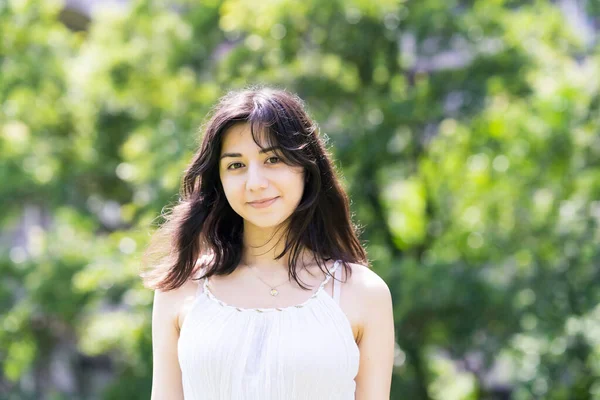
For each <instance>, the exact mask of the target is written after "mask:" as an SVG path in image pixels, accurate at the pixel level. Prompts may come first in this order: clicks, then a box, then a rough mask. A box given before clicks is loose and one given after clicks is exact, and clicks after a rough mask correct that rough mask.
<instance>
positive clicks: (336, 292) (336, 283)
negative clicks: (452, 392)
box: [333, 261, 342, 304]
mask: <svg viewBox="0 0 600 400" xmlns="http://www.w3.org/2000/svg"><path fill="white" fill-rule="evenodd" d="M338 263H339V261H338ZM333 276H334V278H335V279H334V280H333V300H335V302H336V303H338V304H340V290H341V289H342V285H341V282H340V280H341V278H342V268H340V267H339V265H338V267H337V268H336V270H335V273H334V275H333Z"/></svg>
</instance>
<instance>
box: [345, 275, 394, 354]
mask: <svg viewBox="0 0 600 400" xmlns="http://www.w3.org/2000/svg"><path fill="white" fill-rule="evenodd" d="M348 265H349V266H350V268H351V269H352V274H351V276H349V277H347V280H346V282H345V283H344V289H343V291H344V292H346V296H344V297H345V299H346V302H347V304H348V307H349V309H350V310H349V314H351V316H352V319H354V321H355V325H356V327H357V329H356V335H355V337H356V339H357V342H360V339H361V338H362V335H363V332H364V329H365V327H366V326H367V325H372V324H373V323H374V321H373V318H374V316H375V315H377V313H375V312H374V311H375V310H385V311H386V312H387V311H389V310H391V309H392V296H391V292H390V289H389V286H388V285H387V283H386V282H385V281H384V280H383V279H382V278H381V277H380V276H379V275H378V274H377V273H376V272H375V271H373V270H372V269H371V268H369V267H367V266H365V265H362V264H356V263H348Z"/></svg>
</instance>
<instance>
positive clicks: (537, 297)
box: [0, 0, 600, 400]
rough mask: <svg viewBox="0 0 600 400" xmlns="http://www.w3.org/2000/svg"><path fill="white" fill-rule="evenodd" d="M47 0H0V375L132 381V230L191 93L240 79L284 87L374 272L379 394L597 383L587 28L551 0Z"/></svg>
mask: <svg viewBox="0 0 600 400" xmlns="http://www.w3.org/2000/svg"><path fill="white" fill-rule="evenodd" d="M587 3H589V4H588V7H587V13H588V14H587V18H589V21H591V25H592V26H593V25H594V23H595V24H596V25H595V26H596V27H597V26H598V5H597V2H595V1H588V2H587ZM61 8H62V4H61V2H58V1H41V0H40V1H34V0H5V1H0V68H1V70H0V106H1V107H2V110H1V111H2V112H0V152H1V154H2V157H1V158H0V177H1V179H2V185H0V202H1V204H2V206H3V207H2V209H3V212H2V213H1V214H0V221H1V222H0V223H1V224H2V225H1V226H2V242H1V246H2V247H1V249H0V250H1V252H0V274H1V276H2V280H0V313H1V314H0V315H1V317H0V364H1V367H2V368H1V372H0V397H2V398H7V399H26V398H35V399H43V398H47V399H67V398H68V399H71V398H82V399H83V398H105V399H147V398H149V393H150V386H151V369H152V360H151V327H150V316H151V303H152V293H151V292H150V291H148V290H146V289H144V288H143V287H142V286H141V282H140V280H139V278H138V276H137V274H138V267H139V256H140V252H141V251H142V250H143V248H144V246H145V244H146V243H147V241H148V239H149V232H150V230H151V228H152V226H153V223H154V222H155V221H156V217H157V215H159V213H160V211H161V210H162V208H163V207H164V206H165V205H168V204H169V203H170V202H172V201H174V200H176V198H177V189H178V185H179V182H180V178H181V175H182V172H183V169H184V167H185V165H186V163H187V162H188V160H189V158H190V156H191V154H192V152H193V151H194V149H195V146H196V144H197V143H198V141H199V137H198V135H197V131H198V127H199V126H200V124H201V122H202V119H203V117H204V115H205V114H206V113H207V112H208V111H209V109H210V107H211V106H212V105H213V104H214V102H215V101H216V100H217V99H218V98H219V97H220V96H221V95H222V94H224V93H225V92H226V90H228V89H231V88H239V87H245V86H247V85H248V84H255V83H264V84H273V85H277V86H279V87H284V88H287V89H289V90H292V91H294V92H297V93H298V94H299V95H300V96H301V97H302V98H304V99H305V100H306V101H307V104H308V106H309V111H310V112H311V114H312V115H313V117H314V118H315V119H316V120H317V121H318V122H319V124H320V128H321V131H322V134H323V135H325V136H326V138H327V140H328V141H329V144H330V145H331V146H332V151H333V153H334V155H335V158H336V160H337V162H338V163H339V165H340V168H341V171H342V173H343V179H344V182H345V185H346V187H347V188H348V190H349V192H350V195H351V198H352V207H353V211H354V213H355V217H356V221H357V222H359V223H360V224H361V225H362V226H364V234H363V237H362V238H363V240H364V241H365V242H366V244H367V247H368V251H369V254H370V258H371V259H372V261H373V263H372V265H373V268H374V269H375V270H376V271H377V273H378V274H380V275H381V276H382V277H383V278H384V279H385V280H386V281H387V282H388V284H389V286H390V288H391V290H392V293H393V297H394V304H395V320H396V336H397V341H398V345H399V348H398V351H397V357H396V359H397V366H396V369H395V373H394V379H393V387H392V398H393V399H444V400H445V399H448V400H451V399H496V398H497V399H501V398H513V399H531V398H544V399H557V400H558V399H588V398H600V307H598V302H599V299H600V293H599V291H598V283H599V278H600V276H599V274H600V271H599V269H598V267H597V265H598V261H600V253H599V250H598V243H599V239H600V229H599V222H600V201H599V200H598V199H600V162H599V160H600V135H599V132H600V75H599V74H598V71H600V47H599V46H600V44H599V42H598V40H597V38H596V37H593V38H592V39H591V40H589V38H588V39H586V38H585V37H584V36H582V35H581V34H580V32H581V30H579V29H578V28H579V27H578V26H576V24H573V23H568V21H567V19H566V17H565V14H564V12H563V11H561V8H559V6H558V5H554V4H553V3H550V2H545V1H516V0H513V1H510V0H506V1H504V0H494V1H458V0H453V1H442V0H422V1H420V2H412V1H391V0H379V1H376V2H374V1H368V0H344V1H342V0H332V1H327V2H322V1H317V0H304V1H302V2H300V1H288V0H279V1H275V0H268V1H267V0H265V1H261V2H253V1H248V0H212V1H208V0H207V1H203V2H197V1H191V0H188V1H166V0H165V1H159V0H155V1H153V0H141V1H136V2H132V4H131V5H130V6H128V7H125V8H110V7H104V8H102V9H99V10H98V12H96V13H94V15H93V21H92V23H91V24H90V26H89V29H87V30H85V31H82V32H73V31H70V30H69V29H67V28H66V27H65V26H64V25H63V24H62V23H61V22H60V19H59V16H60V11H61ZM503 396H506V397H503ZM508 396H510V397H508Z"/></svg>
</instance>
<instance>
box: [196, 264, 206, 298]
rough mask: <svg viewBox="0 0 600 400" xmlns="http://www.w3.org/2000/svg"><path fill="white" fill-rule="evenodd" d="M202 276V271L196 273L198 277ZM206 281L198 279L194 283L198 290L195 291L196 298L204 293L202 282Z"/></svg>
mask: <svg viewBox="0 0 600 400" xmlns="http://www.w3.org/2000/svg"><path fill="white" fill-rule="evenodd" d="M203 274H204V269H200V270H199V272H198V276H202V275H203ZM205 280H206V278H204V279H199V280H197V281H196V283H197V284H198V289H196V297H198V296H200V295H201V294H202V293H204V281H205Z"/></svg>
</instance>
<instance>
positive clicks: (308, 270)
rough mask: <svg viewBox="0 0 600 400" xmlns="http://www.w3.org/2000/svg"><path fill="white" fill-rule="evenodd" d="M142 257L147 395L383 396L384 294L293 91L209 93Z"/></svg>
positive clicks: (386, 386) (390, 330)
mask: <svg viewBox="0 0 600 400" xmlns="http://www.w3.org/2000/svg"><path fill="white" fill-rule="evenodd" d="M161 251H162V253H161ZM146 254H147V256H153V255H156V254H158V255H159V258H158V259H156V261H154V262H151V264H152V266H153V267H152V269H151V270H150V271H149V272H148V273H147V274H145V275H144V279H145V282H146V284H147V285H148V286H149V287H151V288H153V289H155V297H154V306H153V314H152V339H153V357H154V370H153V384H152V399H153V400H163V399H164V400H167V399H168V400H173V399H184V398H185V399H186V400H200V399H207V400H225V399H227V400H230V399H235V400H238V399H248V400H275V399H277V400H283V399H285V400H293V399H302V400H337V399H339V400H350V399H360V400H384V399H385V400H387V399H389V395H390V385H391V376H392V366H393V357H394V324H393V314H392V301H391V295H390V291H389V289H388V287H387V285H386V284H385V282H384V281H383V280H382V279H381V278H380V277H379V276H377V275H376V274H375V273H374V272H373V271H371V270H370V269H369V267H368V264H367V257H366V253H365V250H364V249H363V247H362V246H361V244H360V242H359V240H358V238H357V234H356V229H355V226H354V225H353V224H352V221H351V217H350V211H349V203H348V198H347V196H346V194H345V193H344V190H343V189H342V187H341V185H340V183H339V181H338V179H337V177H336V173H335V169H334V167H333V165H332V162H331V160H330V156H329V154H328V152H327V150H326V149H325V146H324V143H323V141H322V139H321V138H320V136H319V134H318V130H317V127H316V125H315V123H314V122H313V121H311V119H310V118H309V116H308V115H307V113H306V112H305V110H304V106H303V102H302V100H301V99H299V98H298V97H297V96H296V95H293V94H290V93H288V92H286V91H283V90H275V89H271V88H252V89H248V90H244V91H239V92H232V93H230V94H228V95H226V96H225V97H223V98H222V99H221V101H220V102H219V103H218V105H217V106H216V107H215V109H214V110H213V112H212V117H211V118H210V120H209V121H208V122H207V124H206V125H205V129H204V138H203V141H202V145H201V147H200V150H199V151H198V153H197V154H196V155H195V156H194V158H193V160H192V161H191V163H190V165H189V167H188V169H187V171H186V173H185V177H184V179H183V182H182V190H181V198H180V201H179V203H178V204H177V205H176V206H175V207H174V208H173V209H172V211H171V212H170V213H169V215H168V216H167V221H166V222H165V223H164V224H163V225H162V226H161V228H160V229H159V230H158V231H157V233H156V234H155V236H154V237H153V240H152V242H151V244H150V246H149V248H148V251H147V253H146ZM161 254H162V256H161Z"/></svg>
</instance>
